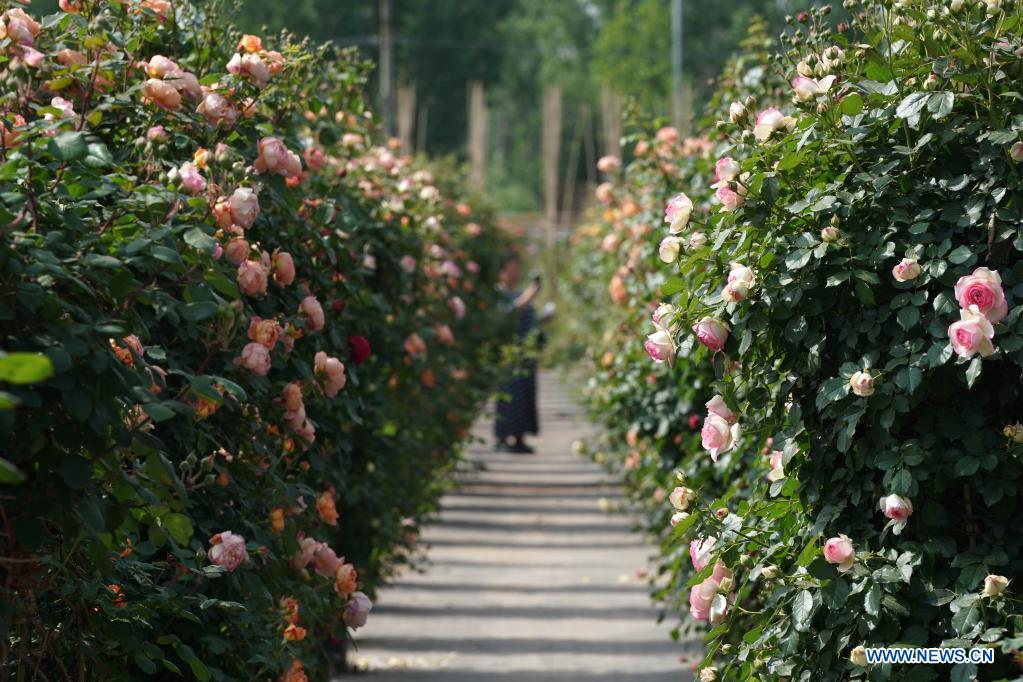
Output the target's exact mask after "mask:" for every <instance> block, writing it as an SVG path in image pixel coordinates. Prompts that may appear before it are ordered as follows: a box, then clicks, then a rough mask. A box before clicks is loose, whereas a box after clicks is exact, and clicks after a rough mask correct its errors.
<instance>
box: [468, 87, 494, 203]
mask: <svg viewBox="0 0 1023 682" xmlns="http://www.w3.org/2000/svg"><path fill="white" fill-rule="evenodd" d="M468 100H469V135H468V137H469V182H470V184H471V185H472V188H473V189H475V190H477V191H482V190H483V186H484V183H485V181H486V176H487V127H488V122H489V121H488V119H489V114H488V112H487V98H486V90H485V89H484V87H483V83H482V82H481V81H470V82H469V97H468Z"/></svg>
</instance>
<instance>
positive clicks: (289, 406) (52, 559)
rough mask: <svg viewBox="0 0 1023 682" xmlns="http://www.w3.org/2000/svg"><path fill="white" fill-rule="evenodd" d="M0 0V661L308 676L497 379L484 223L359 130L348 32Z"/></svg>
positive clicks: (127, 671) (379, 575)
mask: <svg viewBox="0 0 1023 682" xmlns="http://www.w3.org/2000/svg"><path fill="white" fill-rule="evenodd" d="M3 5H4V6H3V12H2V17H3V19H2V22H0V36H2V38H3V39H2V40H0V50H2V53H0V77H2V78H3V79H4V83H5V86H6V87H5V88H4V90H3V94H2V95H0V112H3V113H2V119H0V120H2V126H3V128H2V132H0V226H2V234H3V249H2V251H0V293H2V298H0V330H2V334H3V337H2V338H3V342H2V347H3V350H4V351H5V352H6V353H9V355H6V356H4V357H0V381H3V382H5V383H4V385H3V386H2V387H0V388H3V389H4V390H3V392H2V393H0V401H2V407H3V408H4V410H3V411H2V412H0V420H2V421H3V426H4V430H5V432H7V433H9V434H10V437H9V438H8V441H7V443H5V446H4V448H3V451H2V453H0V454H2V457H3V459H2V460H0V465H2V466H0V481H2V482H3V483H4V484H6V485H5V487H4V488H3V499H2V502H0V518H2V524H0V557H2V558H0V566H2V568H3V600H2V601H3V604H4V607H3V610H2V612H0V623H2V626H3V631H4V635H5V636H4V639H3V648H2V658H0V667H2V669H3V671H4V674H5V675H12V676H14V677H17V678H18V679H22V678H24V676H26V675H28V674H29V673H31V674H33V675H37V674H38V675H45V677H46V678H47V679H86V678H88V679H93V678H97V679H98V678H100V677H103V678H106V679H110V680H136V679H144V678H145V677H147V676H150V675H153V676H157V677H159V676H161V675H166V674H169V673H168V671H170V672H171V673H176V674H178V675H180V676H183V677H195V678H197V679H210V680H251V679H271V678H276V677H278V676H280V678H281V679H286V680H289V681H291V682H297V681H298V680H304V679H306V676H307V675H308V678H309V679H326V678H327V675H328V672H327V670H328V668H329V666H330V658H331V656H332V655H334V654H335V653H336V652H337V650H338V649H339V647H340V643H341V642H342V641H343V640H344V639H345V638H346V637H347V636H348V635H347V631H348V628H349V627H351V628H355V627H359V626H360V625H362V624H363V623H365V620H366V615H367V613H368V610H369V607H370V602H369V598H368V597H367V596H366V594H365V593H368V594H370V595H372V593H373V590H374V588H375V586H376V585H378V584H379V583H380V581H381V580H382V579H383V578H385V577H386V575H387V574H388V571H389V570H391V569H392V568H393V567H394V566H395V565H397V564H399V563H402V562H407V561H409V560H410V559H411V557H412V553H413V551H414V546H415V539H416V529H417V526H418V523H419V520H420V519H421V518H422V517H423V516H424V515H426V514H428V513H430V512H431V511H432V510H434V509H435V505H436V500H437V498H438V496H439V494H440V492H441V491H442V489H443V488H444V485H445V477H446V473H447V472H448V471H449V469H450V467H451V466H452V464H453V463H454V462H455V460H456V459H457V452H458V444H459V443H460V442H461V441H462V440H463V439H464V438H465V437H466V435H467V432H468V427H469V425H470V424H471V422H472V419H473V417H474V415H475V414H476V412H477V410H478V408H479V406H480V403H481V399H482V397H483V396H484V395H485V394H486V392H487V390H488V389H489V387H490V385H491V380H492V378H493V371H492V367H493V366H494V364H495V360H496V359H497V358H498V357H499V356H500V348H499V347H498V346H497V344H496V343H495V342H494V341H493V340H492V330H493V329H494V327H495V325H496V324H497V321H498V318H497V303H498V301H497V295H496V292H495V289H494V286H493V284H494V282H495V279H496V271H497V267H498V263H497V258H498V257H499V255H500V253H501V252H502V251H503V250H505V249H506V248H507V247H508V244H506V243H505V238H504V237H503V236H502V235H501V234H500V233H499V232H498V231H497V230H496V229H495V228H494V227H493V225H494V223H493V220H492V217H491V216H490V215H489V214H488V213H487V212H486V211H480V210H479V209H476V208H473V206H472V204H471V203H470V202H468V201H466V200H463V199H460V196H461V194H460V193H461V190H460V183H459V181H458V178H457V177H455V175H454V174H452V173H451V172H449V171H447V170H440V171H438V172H437V174H436V177H435V175H434V173H433V172H432V171H431V169H430V168H427V167H424V166H421V165H420V164H418V163H414V162H412V161H410V160H409V159H407V158H403V157H400V156H399V155H398V153H397V152H396V151H394V150H393V149H392V148H390V147H389V146H386V145H385V146H378V145H375V144H374V143H373V142H372V136H373V134H374V130H375V124H374V122H373V115H372V113H371V112H370V111H369V110H368V109H367V107H366V104H365V102H364V100H363V99H362V90H363V87H364V84H365V79H366V73H367V70H366V68H365V65H363V64H361V63H359V62H358V61H357V60H356V59H355V58H354V57H353V55H352V54H349V53H337V54H335V53H334V52H332V51H330V50H328V49H327V48H314V47H312V46H310V45H308V44H304V43H296V42H294V41H293V40H292V39H291V38H289V37H287V36H280V37H275V38H272V39H269V38H268V39H265V40H264V41H260V39H259V38H256V37H253V36H244V37H242V36H239V35H238V34H236V33H235V32H234V31H233V29H232V28H231V27H230V26H229V25H228V24H227V23H226V22H225V21H224V20H223V19H222V18H221V17H220V16H219V13H218V12H219V10H218V7H217V6H216V5H206V4H202V5H200V4H198V3H197V4H196V5H194V6H193V5H191V4H188V3H183V2H179V3H174V4H173V5H171V4H170V3H169V2H165V1H162V0H144V1H143V2H123V3H118V2H93V1H84V0H80V1H77V2H75V1H71V0H68V1H65V0H62V1H61V8H62V9H63V10H64V11H63V12H61V13H58V14H56V15H53V16H48V17H42V18H34V17H32V16H31V15H30V14H29V13H28V12H27V11H26V9H25V8H23V7H21V6H20V5H17V4H11V3H3ZM239 39H240V40H239Z"/></svg>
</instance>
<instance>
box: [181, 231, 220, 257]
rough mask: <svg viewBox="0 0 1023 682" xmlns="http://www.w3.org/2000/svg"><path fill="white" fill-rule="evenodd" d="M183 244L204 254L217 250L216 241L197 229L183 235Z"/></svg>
mask: <svg viewBox="0 0 1023 682" xmlns="http://www.w3.org/2000/svg"><path fill="white" fill-rule="evenodd" d="M185 243H186V244H188V245H189V246H191V247H192V248H195V249H198V250H199V251H203V252H205V253H213V252H214V250H216V248H217V240H216V239H214V238H213V237H211V236H210V235H208V234H206V233H205V232H203V231H202V229H201V228H198V227H193V228H192V229H191V230H189V231H188V232H186V233H185Z"/></svg>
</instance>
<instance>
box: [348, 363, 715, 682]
mask: <svg viewBox="0 0 1023 682" xmlns="http://www.w3.org/2000/svg"><path fill="white" fill-rule="evenodd" d="M540 411H541V427H542V429H543V433H542V435H541V436H540V437H539V438H537V439H536V440H535V443H534V444H535V446H536V449H537V454H536V455H533V456H528V455H510V454H495V453H494V452H492V448H491V445H490V442H491V436H490V427H491V424H490V423H489V422H488V421H487V420H481V421H480V423H478V424H477V425H476V429H475V432H476V434H477V435H478V436H480V437H482V438H485V439H486V442H485V443H481V444H477V445H474V446H473V447H471V448H470V450H469V453H468V458H467V459H468V465H469V466H467V467H466V471H465V472H464V473H463V474H462V475H461V478H462V480H461V482H460V485H459V486H458V487H457V488H456V489H455V490H453V491H452V492H451V493H450V494H448V495H447V496H446V497H445V498H444V500H443V502H442V512H441V513H440V515H439V516H438V518H437V521H436V523H435V524H434V525H431V526H429V527H428V528H426V529H424V532H423V538H422V540H423V543H424V545H425V546H427V548H428V551H427V557H428V559H429V563H428V565H427V567H426V570H425V572H422V573H413V572H408V573H406V574H404V575H402V576H400V577H399V578H398V579H397V580H396V581H395V582H394V584H393V585H392V586H390V587H388V588H386V589H384V590H383V591H382V592H381V594H380V595H379V599H378V604H377V605H376V607H375V608H374V610H373V614H372V615H371V617H370V622H369V624H368V625H367V626H366V627H365V628H364V629H362V630H360V631H359V632H358V634H357V637H356V639H357V644H358V649H357V650H356V651H354V652H353V653H352V655H351V656H350V661H351V662H352V663H353V664H354V666H355V667H356V668H358V669H361V670H366V671H367V672H366V674H352V675H351V677H353V678H355V679H362V680H365V681H366V682H418V681H420V680H422V681H424V682H425V681H428V680H438V681H439V680H445V681H451V682H460V681H470V680H499V681H500V680H504V681H507V682H539V681H541V680H550V681H552V682H575V681H579V682H582V681H584V680H586V681H597V682H599V681H600V680H607V681H612V680H614V681H616V682H617V681H628V680H635V681H636V682H654V681H661V680H663V681H665V682H667V681H668V680H672V681H676V682H678V681H682V680H691V679H692V673H691V672H690V670H691V661H687V662H685V663H683V662H680V660H679V655H680V654H688V655H689V656H690V657H692V656H693V655H694V653H695V652H696V651H697V650H698V648H699V645H698V643H697V642H696V641H689V642H687V643H686V644H684V645H679V644H675V643H673V642H672V641H671V640H670V638H669V635H668V630H669V629H670V625H668V624H667V622H668V621H666V622H665V624H662V625H658V624H657V622H656V618H657V609H656V607H654V606H653V605H652V604H651V602H650V600H649V597H648V591H649V588H648V585H647V583H646V580H645V579H641V578H640V577H639V576H638V575H637V569H639V568H641V567H645V566H646V561H647V555H648V549H647V548H646V545H645V539H644V538H643V536H642V534H641V533H639V532H636V531H635V530H634V528H633V522H632V520H631V519H630V518H629V517H628V516H626V515H625V514H621V513H616V512H614V511H612V512H611V513H609V512H608V509H609V507H617V506H618V505H620V504H621V503H622V502H624V497H623V494H622V489H621V488H620V487H619V485H618V484H617V483H616V482H615V480H614V479H613V477H611V476H609V475H608V474H606V473H605V472H604V471H603V470H602V469H601V468H600V467H598V466H597V465H595V464H593V463H592V462H591V461H589V459H587V458H584V457H581V456H578V455H575V454H573V453H572V448H571V445H572V442H573V441H574V440H576V439H578V438H582V437H584V436H585V435H586V434H587V433H589V432H590V431H589V429H590V428H591V427H590V426H589V425H588V424H587V423H586V421H585V418H584V416H583V415H582V414H581V412H580V410H579V408H578V407H577V406H576V405H574V404H573V402H572V400H571V398H570V395H569V391H568V388H567V387H566V386H565V384H564V383H563V382H562V381H561V379H560V378H559V377H558V376H557V375H555V374H553V373H542V374H541V376H540ZM669 620H670V619H669Z"/></svg>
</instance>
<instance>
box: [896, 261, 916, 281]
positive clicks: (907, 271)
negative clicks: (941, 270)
mask: <svg viewBox="0 0 1023 682" xmlns="http://www.w3.org/2000/svg"><path fill="white" fill-rule="evenodd" d="M919 276H920V264H919V263H917V262H916V259H915V258H903V259H902V260H901V261H899V262H898V264H897V265H896V266H895V267H894V268H892V277H894V278H895V279H896V281H899V282H908V281H910V280H913V279H916V278H917V277H919Z"/></svg>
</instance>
